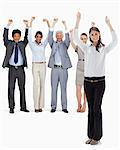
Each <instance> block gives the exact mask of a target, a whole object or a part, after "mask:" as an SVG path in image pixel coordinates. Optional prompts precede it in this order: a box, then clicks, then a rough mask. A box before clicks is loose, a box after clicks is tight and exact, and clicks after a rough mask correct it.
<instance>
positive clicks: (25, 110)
mask: <svg viewBox="0 0 120 150" xmlns="http://www.w3.org/2000/svg"><path fill="white" fill-rule="evenodd" d="M20 111H24V112H29V110H27V109H22V108H21V109H20Z"/></svg>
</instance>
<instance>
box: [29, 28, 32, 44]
mask: <svg viewBox="0 0 120 150" xmlns="http://www.w3.org/2000/svg"><path fill="white" fill-rule="evenodd" d="M28 42H29V44H30V45H31V44H32V42H33V41H32V28H29V31H28Z"/></svg>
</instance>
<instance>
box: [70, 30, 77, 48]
mask: <svg viewBox="0 0 120 150" xmlns="http://www.w3.org/2000/svg"><path fill="white" fill-rule="evenodd" d="M70 42H71V45H72V47H73V49H74V50H75V49H76V44H75V43H74V41H73V29H72V30H70Z"/></svg>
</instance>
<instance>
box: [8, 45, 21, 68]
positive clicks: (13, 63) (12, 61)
mask: <svg viewBox="0 0 120 150" xmlns="http://www.w3.org/2000/svg"><path fill="white" fill-rule="evenodd" d="M14 57H15V45H14V50H13V53H12V55H11V57H10V60H9V64H10V65H12V66H22V65H23V57H22V54H21V51H20V49H19V47H18V62H17V63H16V64H15V62H14Z"/></svg>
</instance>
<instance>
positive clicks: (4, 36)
mask: <svg viewBox="0 0 120 150" xmlns="http://www.w3.org/2000/svg"><path fill="white" fill-rule="evenodd" d="M8 33H9V27H5V28H4V33H3V41H4V45H5V46H7V45H8V43H9V41H10V40H9V39H8Z"/></svg>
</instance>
